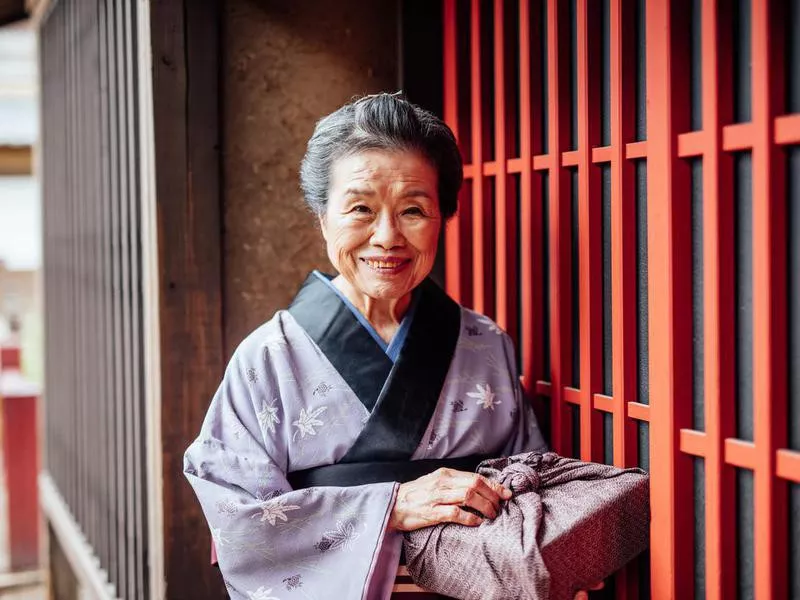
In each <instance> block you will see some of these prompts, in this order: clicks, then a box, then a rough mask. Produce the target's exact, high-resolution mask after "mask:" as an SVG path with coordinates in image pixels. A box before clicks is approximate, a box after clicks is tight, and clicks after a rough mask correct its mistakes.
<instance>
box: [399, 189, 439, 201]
mask: <svg viewBox="0 0 800 600" xmlns="http://www.w3.org/2000/svg"><path fill="white" fill-rule="evenodd" d="M401 198H427V199H428V200H433V198H431V195H430V194H429V193H428V192H426V191H425V190H421V189H410V190H406V191H405V192H403V194H402V196H401Z"/></svg>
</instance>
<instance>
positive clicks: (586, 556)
mask: <svg viewBox="0 0 800 600" xmlns="http://www.w3.org/2000/svg"><path fill="white" fill-rule="evenodd" d="M478 473H480V474H481V475H484V476H486V477H487V478H489V479H491V480H493V481H498V482H500V483H502V484H504V485H506V486H507V487H510V488H511V490H512V491H513V492H514V496H513V497H512V498H511V499H510V500H508V501H507V502H506V503H505V504H504V505H503V506H502V507H501V510H500V514H498V516H497V518H496V519H494V520H492V521H489V520H487V521H485V522H484V523H482V524H481V525H480V526H478V527H465V526H463V525H456V524H452V523H448V524H440V525H435V526H433V527H426V528H424V529H418V530H416V531H412V532H409V533H406V534H405V555H406V560H407V562H408V571H409V573H410V575H411V576H412V578H413V579H414V582H415V583H416V584H417V585H419V586H422V587H424V588H427V589H429V590H431V591H434V592H438V593H440V594H444V595H446V596H451V597H454V598H461V599H463V600H471V599H476V600H492V599H495V600H509V599H511V598H514V599H520V600H525V599H531V600H533V599H545V598H553V599H555V600H560V599H562V598H563V599H565V600H566V599H569V600H571V599H572V598H573V597H574V595H575V592H577V591H578V590H581V589H587V588H588V587H589V586H591V585H592V584H595V583H597V582H599V581H602V580H603V579H605V578H606V577H608V576H609V575H611V574H612V573H614V572H615V571H616V570H618V569H620V568H621V567H622V566H624V565H625V563H627V562H628V561H630V560H631V559H632V558H634V557H635V556H636V555H637V554H639V553H640V552H642V551H643V550H645V549H646V548H647V545H648V541H649V522H650V507H649V485H648V478H647V475H646V474H645V472H644V471H642V470H641V469H618V468H616V467H612V466H609V465H601V464H596V463H587V462H581V461H578V460H575V459H571V458H564V457H561V456H559V455H557V454H555V453H552V452H548V453H546V454H540V453H535V452H530V453H526V454H518V455H516V456H511V457H507V458H497V459H491V460H486V461H483V462H482V463H481V464H480V465H479V466H478Z"/></svg>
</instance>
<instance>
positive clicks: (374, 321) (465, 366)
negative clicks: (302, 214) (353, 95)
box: [185, 94, 544, 600]
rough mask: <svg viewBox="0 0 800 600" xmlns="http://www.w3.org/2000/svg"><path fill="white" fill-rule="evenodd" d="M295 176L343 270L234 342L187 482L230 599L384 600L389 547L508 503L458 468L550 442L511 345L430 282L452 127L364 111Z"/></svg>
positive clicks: (406, 110)
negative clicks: (527, 397) (524, 391)
mask: <svg viewBox="0 0 800 600" xmlns="http://www.w3.org/2000/svg"><path fill="white" fill-rule="evenodd" d="M301 181H302V188H303V191H304V193H305V200H306V202H307V203H308V204H309V206H310V207H311V208H312V210H313V211H314V212H315V214H316V216H317V218H318V219H319V224H320V229H321V231H322V236H323V238H324V239H325V243H326V245H327V251H328V256H329V258H330V261H331V263H332V264H333V266H334V267H335V268H336V270H337V272H338V275H336V276H335V277H330V276H328V275H325V274H322V273H320V272H318V271H314V272H313V273H311V274H310V275H309V277H308V279H307V280H306V281H305V283H304V284H303V286H302V288H301V289H300V291H299V293H298V294H297V297H296V298H295V299H294V301H293V302H292V304H291V306H289V308H288V309H287V310H281V311H278V312H277V313H276V314H275V316H274V317H272V319H271V320H269V321H268V322H267V323H265V324H264V325H262V326H261V327H259V328H258V329H256V330H255V331H254V332H253V333H252V334H250V335H249V336H248V337H247V338H246V339H245V340H244V341H243V342H242V344H241V345H240V346H239V348H238V349H237V350H236V352H235V354H234V356H233V358H232V359H231V361H230V364H229V365H228V368H227V370H226V372H225V376H224V378H223V380H222V383H221V384H220V387H219V390H218V391H217V393H216V395H215V396H214V399H213V400H212V402H211V406H210V407H209V410H208V414H207V416H206V419H205V422H204V424H203V428H202V430H201V432H200V435H199V437H198V438H197V440H196V441H195V442H194V443H193V444H192V445H191V447H190V448H189V449H188V451H187V452H186V457H185V473H186V476H187V477H188V479H189V481H190V482H191V484H192V486H193V487H194V490H195V492H196V493H197V496H198V498H199V499H200V502H201V503H202V506H203V510H204V512H205V515H206V518H207V520H208V523H209V525H210V527H211V531H212V535H213V539H214V542H215V546H216V550H217V554H218V558H219V565H220V568H221V571H222V574H223V576H224V578H225V582H226V585H227V587H228V590H229V593H230V595H231V597H233V598H246V599H250V600H267V599H271V598H291V597H298V598H316V599H324V598H337V599H341V600H345V599H350V598H352V599H359V598H368V599H372V598H386V597H388V596H389V595H390V593H391V589H392V583H393V580H394V576H395V573H396V571H397V567H398V561H399V560H400V554H401V547H402V533H401V532H403V531H410V530H413V529H417V528H421V527H426V526H429V525H433V524H436V523H440V522H454V523H461V524H463V525H468V526H476V525H479V524H480V523H481V522H482V521H483V520H484V519H493V518H494V517H495V516H496V514H497V511H498V508H499V506H500V503H501V502H502V501H503V500H505V499H507V498H508V497H510V495H511V494H510V492H509V490H507V489H506V488H504V487H502V486H501V485H499V484H496V483H492V482H490V481H489V480H487V479H485V478H483V477H481V476H479V475H477V474H475V473H473V472H470V471H472V470H473V469H474V467H475V466H476V464H477V463H478V461H479V460H480V459H481V458H482V457H485V456H497V455H501V454H512V453H517V452H521V451H523V450H537V449H542V448H543V447H544V441H543V439H542V436H541V434H540V432H539V428H538V426H537V423H536V420H535V417H534V415H533V413H532V412H531V410H530V409H529V407H528V404H527V403H526V402H525V401H524V400H523V398H522V395H521V392H520V386H519V381H518V376H517V372H516V366H515V365H516V363H515V359H514V349H513V346H512V343H511V340H510V339H509V337H508V336H507V335H506V334H505V333H504V332H503V331H502V330H501V329H500V328H499V327H498V326H497V325H496V324H495V323H494V322H493V321H492V320H490V319H489V318H487V317H485V316H481V315H479V314H476V313H475V312H473V311H471V310H469V309H466V308H464V307H461V306H459V305H457V304H456V303H455V302H453V301H452V300H451V299H450V298H448V296H447V295H446V294H445V293H444V292H443V291H442V290H441V289H440V288H439V287H437V286H436V285H435V284H434V283H433V282H432V281H431V280H430V279H428V275H429V273H430V271H431V268H432V267H433V264H434V259H435V257H436V247H437V240H438V239H439V235H440V233H441V230H442V226H443V224H444V221H445V220H446V219H448V218H450V217H452V216H453V214H454V213H455V212H456V208H457V206H456V204H457V194H458V190H459V187H460V186H461V181H462V165H461V158H460V156H459V151H458V147H457V146H456V142H455V139H454V137H453V134H452V133H451V131H450V130H449V129H448V127H447V126H446V125H445V124H444V123H443V122H442V121H441V120H439V119H438V118H437V117H435V116H434V115H432V114H430V113H428V112H426V111H424V110H422V109H420V108H418V107H416V106H414V105H412V104H410V103H409V102H408V101H406V100H405V99H403V98H402V97H399V96H397V95H390V94H379V95H376V96H369V97H365V98H362V99H360V100H357V101H355V102H353V103H351V104H347V105H345V106H343V107H342V108H340V109H339V110H337V111H336V112H334V113H333V114H331V115H329V116H327V117H325V118H324V119H322V120H321V121H320V122H319V123H318V124H317V127H316V130H315V131H314V134H313V136H312V138H311V140H310V141H309V143H308V149H307V152H306V155H305V158H304V159H303V163H302V167H301ZM465 509H471V510H465ZM479 515H482V516H479Z"/></svg>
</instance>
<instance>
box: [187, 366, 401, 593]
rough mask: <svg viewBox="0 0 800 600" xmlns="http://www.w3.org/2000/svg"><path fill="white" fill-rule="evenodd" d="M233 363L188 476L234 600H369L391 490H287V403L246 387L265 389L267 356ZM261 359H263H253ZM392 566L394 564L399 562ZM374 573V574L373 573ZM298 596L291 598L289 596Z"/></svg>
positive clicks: (383, 486) (385, 536)
mask: <svg viewBox="0 0 800 600" xmlns="http://www.w3.org/2000/svg"><path fill="white" fill-rule="evenodd" d="M242 354H243V353H241V352H239V351H237V355H235V356H234V358H233V359H232V360H231V363H230V364H229V365H228V369H227V371H226V373H225V376H224V379H223V381H222V383H221V385H220V387H219V389H218V391H217V393H216V394H215V396H214V398H213V400H212V402H211V405H210V407H209V410H208V413H207V415H206V418H205V421H204V423H203V426H202V430H201V432H200V435H199V437H198V438H197V439H196V440H195V441H194V442H193V443H192V444H191V446H190V447H189V448H188V450H187V451H186V454H185V457H184V473H185V475H186V477H187V479H188V480H189V483H190V484H191V485H192V487H193V488H194V491H195V493H196V494H197V497H198V499H199V500H200V504H201V505H202V508H203V512H204V514H205V516H206V520H207V521H208V525H209V527H210V529H211V534H212V537H213V540H214V545H215V547H216V551H217V557H218V560H219V566H220V569H221V571H222V575H223V577H224V579H225V584H226V586H227V588H228V592H229V594H230V596H231V598H235V599H238V598H243V599H247V600H269V599H277V598H285V597H288V596H287V595H288V594H289V593H290V592H293V591H297V592H300V593H301V596H302V597H304V598H312V599H314V598H320V599H321V598H330V597H332V596H331V594H333V593H334V592H335V594H334V595H335V597H336V598H341V599H350V598H353V599H359V598H366V597H367V596H368V594H369V596H370V597H372V596H373V593H372V592H369V593H368V591H367V590H369V589H370V588H371V587H372V588H374V587H375V586H374V582H373V585H372V586H371V585H370V583H371V581H372V580H378V579H380V578H381V577H383V575H385V574H381V573H376V568H378V567H377V564H378V558H379V555H380V554H381V549H382V546H383V545H384V542H385V541H388V540H389V539H390V537H389V536H392V535H394V534H389V533H387V524H388V519H389V513H390V511H391V509H392V507H393V505H394V500H395V494H396V484H394V483H379V484H370V485H363V486H358V487H348V488H344V487H341V488H340V487H319V488H308V489H304V490H292V489H291V487H290V486H289V483H288V481H287V478H286V469H287V464H288V449H287V444H288V443H290V438H289V437H288V436H287V435H286V434H285V429H284V428H283V426H282V425H285V423H284V422H285V421H286V420H287V417H285V415H284V409H285V407H284V406H283V405H282V404H281V402H280V401H279V400H278V401H277V402H276V403H274V404H267V405H265V406H263V407H257V404H256V403H255V402H254V401H253V396H254V394H252V393H251V385H252V383H253V380H254V379H255V378H256V371H255V370H254V369H256V368H258V375H259V376H261V375H263V376H264V380H265V382H264V383H260V385H264V384H266V385H269V379H270V377H269V370H268V369H267V368H265V367H264V364H263V363H264V362H265V360H266V359H265V358H264V357H263V356H258V357H257V360H256V361H255V362H260V363H261V366H260V367H254V361H252V360H250V359H249V357H247V356H242ZM255 354H256V355H258V354H259V353H255ZM395 567H396V565H395ZM376 576H377V577H376ZM291 597H294V596H291Z"/></svg>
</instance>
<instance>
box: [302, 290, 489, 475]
mask: <svg viewBox="0 0 800 600" xmlns="http://www.w3.org/2000/svg"><path fill="white" fill-rule="evenodd" d="M418 293H419V294H420V297H419V299H418V300H417V307H416V312H415V314H414V320H413V321H412V322H411V326H410V328H409V330H408V335H407V337H406V341H405V343H404V344H403V347H402V349H401V350H400V354H399V356H398V358H397V362H395V363H394V364H392V361H391V359H389V357H388V356H386V353H385V352H384V350H383V349H382V348H381V347H380V346H379V345H378V343H377V342H376V341H375V339H374V338H373V337H372V336H371V335H370V333H369V332H368V331H367V330H366V329H365V328H364V326H363V325H362V324H361V323H360V322H359V321H358V319H357V318H356V316H355V315H354V314H353V313H352V312H351V310H350V309H349V308H348V307H347V306H345V304H344V303H343V302H342V300H341V298H339V296H337V295H336V293H335V292H334V291H333V290H331V289H330V288H329V287H328V286H327V285H326V284H325V283H324V282H323V281H320V280H319V278H318V277H316V276H315V275H313V274H312V275H309V277H308V278H307V279H306V281H305V283H304V284H303V286H302V287H301V288H300V291H299V292H298V294H297V296H296V297H295V299H294V301H293V302H292V304H291V306H290V307H289V313H290V314H291V315H292V317H294V319H295V320H296V321H297V322H298V324H299V325H300V326H301V327H302V328H303V329H304V330H305V331H306V333H308V335H309V336H310V337H311V339H312V340H314V343H316V344H317V346H318V347H319V349H320V350H322V352H323V353H324V354H325V356H326V357H327V358H328V360H329V361H330V362H331V364H332V365H333V367H334V368H335V369H336V370H337V371H338V372H339V374H340V375H341V376H342V378H343V379H344V380H345V382H346V383H347V385H349V386H350V389H352V390H353V392H354V393H355V394H356V396H358V398H359V400H360V401H361V402H362V403H363V404H364V406H365V407H366V408H367V410H369V411H370V413H371V414H370V417H369V419H368V420H367V422H366V424H365V426H364V429H363V430H362V431H361V433H360V434H359V436H358V437H357V438H356V441H355V442H354V443H353V445H352V446H351V447H350V449H349V450H348V451H347V452H346V453H345V455H344V456H343V457H342V458H341V460H340V461H339V462H338V463H337V464H334V465H325V466H321V467H314V468H312V469H305V470H303V471H295V472H292V473H289V474H288V479H289V483H290V484H291V485H292V487H293V488H295V489H299V488H304V487H311V486H319V485H339V486H347V485H360V484H363V483H376V482H379V481H401V482H402V481H410V480H411V479H416V478H417V477H420V476H421V475H424V474H426V473H429V472H431V471H434V470H436V469H437V468H439V467H440V466H449V467H451V468H454V469H458V470H470V471H472V470H474V469H475V467H476V466H477V464H478V462H480V460H482V459H483V458H485V457H482V456H480V457H479V456H472V457H462V458H456V459H442V460H438V459H437V460H433V459H430V460H419V461H412V460H410V459H411V456H412V454H413V453H414V451H415V450H416V449H417V446H419V444H420V441H421V440H422V437H423V436H424V434H425V430H426V429H427V427H428V423H429V422H430V420H431V418H432V417H433V413H434V411H435V410H436V404H437V403H438V401H439V395H440V394H441V391H442V387H443V386H444V381H445V378H446V377H447V372H448V370H449V368H450V362H451V361H452V358H453V353H454V352H455V348H456V342H457V341H458V336H459V332H460V329H461V307H460V306H459V305H458V304H456V303H455V302H454V301H453V300H452V299H451V298H450V297H449V296H447V294H445V293H444V291H443V290H442V289H441V288H440V287H439V286H437V285H436V284H435V283H433V281H431V280H430V279H426V280H425V281H423V282H422V283H421V284H420V286H419V288H418Z"/></svg>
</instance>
